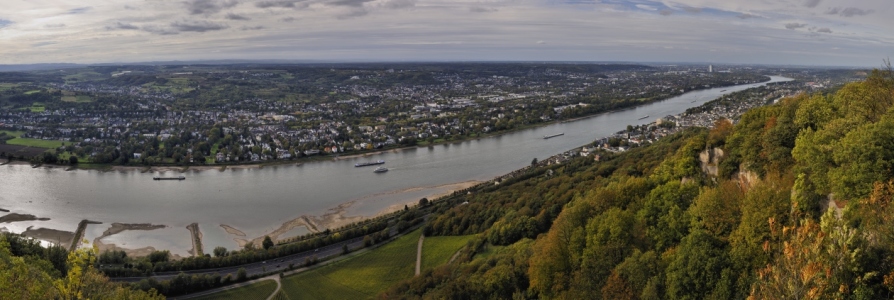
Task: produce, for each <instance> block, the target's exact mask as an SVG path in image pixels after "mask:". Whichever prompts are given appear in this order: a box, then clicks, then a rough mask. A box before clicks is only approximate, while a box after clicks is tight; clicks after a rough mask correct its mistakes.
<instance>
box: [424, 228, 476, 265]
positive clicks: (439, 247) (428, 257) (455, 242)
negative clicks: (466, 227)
mask: <svg viewBox="0 0 894 300" xmlns="http://www.w3.org/2000/svg"><path fill="white" fill-rule="evenodd" d="M472 237H473V236H472V235H462V236H433V237H425V241H423V242H422V270H425V269H429V268H434V267H437V266H440V265H443V264H446V263H447V262H448V261H450V258H451V257H453V254H456V252H457V251H459V250H460V249H462V247H463V246H465V245H466V243H467V242H469V240H471V239H472Z"/></svg>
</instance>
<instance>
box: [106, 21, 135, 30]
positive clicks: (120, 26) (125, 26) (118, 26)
mask: <svg viewBox="0 0 894 300" xmlns="http://www.w3.org/2000/svg"><path fill="white" fill-rule="evenodd" d="M137 29H140V27H137V26H136V25H133V24H130V23H124V22H120V21H118V22H115V24H113V25H109V26H106V30H137Z"/></svg>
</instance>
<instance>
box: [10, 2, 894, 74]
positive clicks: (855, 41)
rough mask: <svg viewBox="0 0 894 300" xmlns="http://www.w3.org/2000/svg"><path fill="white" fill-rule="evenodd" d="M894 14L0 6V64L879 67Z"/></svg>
mask: <svg viewBox="0 0 894 300" xmlns="http://www.w3.org/2000/svg"><path fill="white" fill-rule="evenodd" d="M892 13H894V1H892V0H747V1H746V0H726V1H721V0H659V1H646V0H626V1H625V0H80V1H62V0H2V3H0V45H2V46H0V64H24V63H46V62H74V63H97V62H140V61H159V60H196V59H301V60H307V59H309V60H350V61H356V60H362V61H465V60H500V61H509V60H536V61H556V60H558V61H644V62H659V61H660V62H707V63H766V64H799V65H838V66H869V67H878V66H881V64H882V60H883V59H886V58H888V57H894V30H892V29H894V17H891V15H892Z"/></svg>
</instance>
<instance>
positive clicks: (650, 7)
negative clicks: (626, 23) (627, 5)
mask: <svg viewBox="0 0 894 300" xmlns="http://www.w3.org/2000/svg"><path fill="white" fill-rule="evenodd" d="M636 8H639V9H642V10H650V11H658V9H657V8H655V7H654V6H651V5H645V4H637V5H636Z"/></svg>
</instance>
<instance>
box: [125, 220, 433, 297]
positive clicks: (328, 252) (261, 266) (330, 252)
mask: <svg viewBox="0 0 894 300" xmlns="http://www.w3.org/2000/svg"><path fill="white" fill-rule="evenodd" d="M429 216H430V215H429V214H426V215H425V216H424V218H425V220H428V217H429ZM421 224H424V222H423V223H421ZM421 224H420V225H416V226H414V227H413V228H410V229H408V230H406V231H405V232H410V231H413V230H415V229H416V228H419V227H420V226H421ZM389 231H390V232H389V235H390V236H391V238H389V239H388V240H387V241H384V242H382V243H387V242H390V241H392V240H394V238H396V237H398V236H400V235H401V234H399V232H398V231H397V228H395V227H394V226H392V227H390V229H389ZM344 245H348V249H350V250H351V251H353V250H356V249H360V248H363V237H357V238H353V239H350V240H346V241H342V242H338V243H335V244H332V245H329V246H324V247H321V248H317V249H315V250H310V251H305V252H301V253H295V254H292V255H287V256H282V257H277V258H273V259H268V260H266V261H262V262H255V263H250V264H244V265H239V266H232V267H224V268H216V269H200V270H189V271H170V272H156V273H155V274H154V275H152V276H151V278H155V279H156V280H159V281H162V280H169V279H172V278H174V277H177V275H178V274H180V273H185V274H189V275H202V274H208V275H214V274H220V276H221V277H226V276H227V274H232V275H233V278H234V279H235V278H236V272H238V271H239V269H240V268H245V271H246V273H247V275H248V277H252V276H255V275H263V274H269V273H272V272H277V273H279V272H282V271H288V269H289V264H293V265H294V267H295V268H299V267H303V266H304V261H305V260H306V259H308V258H312V257H314V256H316V257H317V259H318V260H326V259H329V258H332V257H336V256H339V255H341V254H342V252H344V250H343V249H342V247H343V246H344ZM147 278H149V277H145V276H140V277H111V278H110V279H111V280H112V281H118V282H137V281H140V280H143V279H147Z"/></svg>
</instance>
